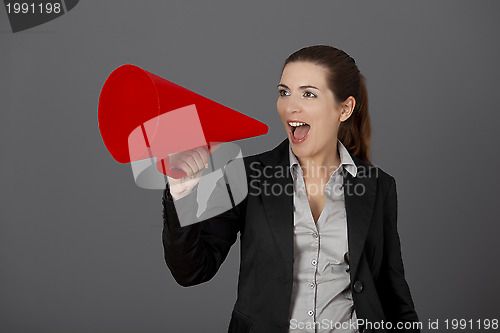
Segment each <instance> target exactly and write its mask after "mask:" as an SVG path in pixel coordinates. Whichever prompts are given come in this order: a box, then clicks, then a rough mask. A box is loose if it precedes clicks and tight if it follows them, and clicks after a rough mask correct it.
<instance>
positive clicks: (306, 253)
mask: <svg viewBox="0 0 500 333" xmlns="http://www.w3.org/2000/svg"><path fill="white" fill-rule="evenodd" d="M337 142H338V145H337V148H338V152H339V155H340V161H341V163H340V166H339V167H338V168H337V169H336V170H335V171H334V172H333V174H332V175H331V177H330V179H329V180H328V182H327V184H326V186H325V189H324V194H325V196H326V203H325V207H324V208H323V211H322V212H321V215H320V217H319V219H318V221H317V223H314V219H313V216H312V213H311V209H310V206H309V200H308V199H307V194H306V187H305V183H304V178H303V170H302V168H301V167H300V165H299V163H298V160H297V157H296V156H295V155H294V154H293V152H292V149H291V147H290V145H289V154H290V172H291V173H292V178H293V186H294V195H293V201H294V264H293V265H294V266H293V289H292V299H291V306H290V318H289V320H290V322H289V323H290V326H289V332H293V333H295V332H306V333H309V332H311V333H316V332H350V333H353V332H357V330H355V329H353V325H355V322H356V311H355V309H354V303H353V300H352V294H351V289H350V287H349V286H350V274H349V264H348V243H347V220H346V212H345V202H344V191H343V186H342V184H343V180H342V177H343V176H342V175H343V172H345V171H348V172H349V173H351V174H352V175H353V176H356V172H357V168H356V164H355V163H354V162H353V160H352V158H351V155H350V154H349V152H348V151H347V149H346V148H345V147H344V145H343V144H342V142H340V140H338V139H337ZM351 322H352V325H349V324H350V323H351ZM342 323H343V324H342Z"/></svg>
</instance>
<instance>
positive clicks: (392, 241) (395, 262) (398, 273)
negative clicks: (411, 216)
mask: <svg viewBox="0 0 500 333" xmlns="http://www.w3.org/2000/svg"><path fill="white" fill-rule="evenodd" d="M397 216H398V201H397V192H396V180H395V179H394V177H392V176H390V186H389V190H388V193H387V196H386V199H385V202H384V254H383V261H382V267H381V271H380V276H379V288H378V289H379V290H378V291H379V296H380V300H381V302H382V306H383V309H384V313H385V315H386V317H387V318H386V319H387V320H388V321H390V322H392V323H393V328H394V330H393V331H399V332H420V330H418V329H401V330H397V329H395V328H396V325H397V323H398V322H418V316H417V313H416V311H415V307H414V304H413V300H412V297H411V294H410V288H409V287H408V283H407V282H406V279H405V272H404V266H403V260H402V256H401V244H400V239H399V234H398V230H397Z"/></svg>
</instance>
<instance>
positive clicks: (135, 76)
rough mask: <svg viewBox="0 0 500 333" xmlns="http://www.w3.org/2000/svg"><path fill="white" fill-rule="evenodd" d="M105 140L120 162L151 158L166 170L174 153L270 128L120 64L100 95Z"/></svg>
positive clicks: (173, 171) (171, 172) (170, 172)
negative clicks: (170, 156)
mask: <svg viewBox="0 0 500 333" xmlns="http://www.w3.org/2000/svg"><path fill="white" fill-rule="evenodd" d="M98 122H99V130H100V133H101V136H102V140H103V142H104V145H105V146H106V148H107V150H108V151H109V153H110V154H111V156H112V157H113V158H114V159H115V160H116V161H117V162H119V163H131V164H133V163H134V162H140V161H150V160H152V159H154V158H156V169H157V171H158V172H159V173H161V174H163V175H168V176H170V177H172V178H181V177H182V176H184V175H185V173H184V172H183V171H181V170H176V169H170V167H169V155H171V154H174V153H178V152H181V151H185V150H189V149H193V148H197V147H202V146H207V147H210V146H211V145H214V144H217V143H224V142H231V141H236V140H241V139H246V138H250V137H254V136H258V135H263V134H266V133H267V132H268V127H267V125H266V124H264V123H262V122H260V121H258V120H255V119H253V118H251V117H248V116H246V115H244V114H242V113H239V112H237V111H235V110H233V109H230V108H228V107H226V106H224V105H221V104H219V103H217V102H215V101H212V100H210V99H208V98H206V97H203V96H201V95H199V94H197V93H195V92H193V91H190V90H188V89H186V88H183V87H181V86H179V85H177V84H175V83H173V82H170V81H168V80H166V79H164V78H161V77H159V76H156V75H154V74H152V73H150V72H148V71H146V70H144V69H142V68H140V67H137V66H135V65H122V66H120V67H118V68H117V69H115V70H114V71H113V72H112V73H111V74H110V75H109V77H108V78H107V80H106V82H105V83H104V85H103V87H102V90H101V94H100V97H99V105H98Z"/></svg>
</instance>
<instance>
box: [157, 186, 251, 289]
mask: <svg viewBox="0 0 500 333" xmlns="http://www.w3.org/2000/svg"><path fill="white" fill-rule="evenodd" d="M224 190H226V185H225V182H224V179H223V178H221V179H220V180H219V181H218V182H217V185H216V188H215V190H214V191H213V194H212V195H211V197H210V199H209V201H208V204H207V207H213V206H214V205H211V203H213V202H215V200H216V198H217V195H218V193H219V195H220V193H221V192H219V191H224ZM168 194H169V192H168V185H167V188H166V189H165V190H164V193H163V200H162V201H163V222H164V227H163V236H162V239H163V248H164V255H165V262H166V264H167V266H168V268H169V269H170V271H171V273H172V275H173V277H174V278H175V280H176V281H177V283H179V284H180V285H181V286H184V287H187V286H193V285H197V284H200V283H203V282H206V281H208V280H210V279H211V278H212V277H214V275H215V274H216V273H217V271H218V270H219V267H220V266H221V265H222V263H223V262H224V260H225V259H226V257H227V254H228V253H229V250H230V248H231V246H232V245H233V244H234V243H235V242H236V239H237V234H238V231H240V229H241V227H240V224H241V221H242V216H243V213H242V210H243V209H244V206H245V205H246V200H243V201H242V202H240V203H239V204H238V205H236V206H235V207H234V208H232V209H230V210H228V211H226V212H224V213H222V214H219V215H217V216H214V217H211V218H208V219H205V220H203V217H204V216H206V215H207V214H209V211H206V212H205V213H204V214H203V215H202V216H201V217H200V218H201V219H202V220H203V221H202V222H198V223H195V224H191V225H187V226H183V227H181V226H180V223H179V218H178V216H177V211H176V209H175V205H174V202H173V200H172V198H171V197H169V195H168ZM196 196H197V191H196V188H195V189H194V190H193V191H192V192H191V193H190V194H188V195H187V196H185V197H183V198H181V199H179V200H177V201H176V203H175V204H177V205H182V207H190V211H191V212H193V214H196V211H197V210H198V204H197V201H196Z"/></svg>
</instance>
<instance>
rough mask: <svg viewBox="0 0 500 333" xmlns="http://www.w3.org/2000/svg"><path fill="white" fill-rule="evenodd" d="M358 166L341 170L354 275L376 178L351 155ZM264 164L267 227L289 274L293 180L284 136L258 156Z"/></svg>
mask: <svg viewBox="0 0 500 333" xmlns="http://www.w3.org/2000/svg"><path fill="white" fill-rule="evenodd" d="M351 157H352V159H353V161H354V163H355V164H356V166H357V167H358V172H357V173H356V176H355V177H353V176H352V175H351V174H350V173H349V172H345V173H344V177H343V184H344V187H343V189H344V198H345V207H346V216H347V217H346V218H347V234H348V247H349V266H350V270H351V274H352V275H351V276H354V274H355V272H356V270H357V267H358V263H359V259H360V257H361V253H362V251H363V246H364V243H365V239H366V235H367V233H368V229H369V226H370V221H371V216H372V213H373V208H374V204H375V196H376V186H377V179H376V177H373V175H372V174H371V173H370V172H367V171H370V170H373V169H372V168H374V167H373V166H370V165H369V164H367V163H365V162H364V161H362V160H360V159H359V158H357V157H356V156H351ZM260 160H261V162H262V163H263V164H264V165H263V166H262V169H261V173H260V182H259V184H260V190H261V197H262V202H263V205H264V210H265V212H266V216H267V221H268V223H269V225H270V229H271V230H272V232H273V234H274V238H275V239H276V243H277V245H278V247H279V249H280V252H281V255H282V256H283V259H284V261H283V262H284V264H285V266H286V267H285V268H286V270H287V273H288V274H290V276H291V274H292V273H293V257H294V229H293V226H294V221H293V218H294V217H293V179H292V177H291V174H290V158H289V155H288V138H287V139H285V140H284V141H282V142H281V143H280V144H279V145H278V146H277V147H276V148H275V149H273V150H272V151H271V152H270V153H269V154H264V155H262V157H261V158H260Z"/></svg>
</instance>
